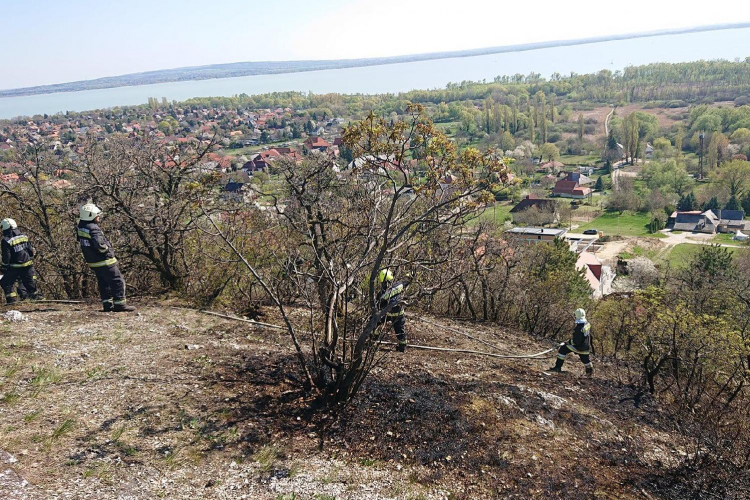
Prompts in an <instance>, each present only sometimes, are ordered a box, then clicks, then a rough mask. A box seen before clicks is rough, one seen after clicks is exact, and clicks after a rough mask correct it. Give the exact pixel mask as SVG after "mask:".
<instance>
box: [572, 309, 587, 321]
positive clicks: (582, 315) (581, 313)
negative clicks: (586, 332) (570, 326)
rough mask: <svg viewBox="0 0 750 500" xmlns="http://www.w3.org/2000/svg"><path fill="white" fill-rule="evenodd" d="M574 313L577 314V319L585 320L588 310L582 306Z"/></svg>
mask: <svg viewBox="0 0 750 500" xmlns="http://www.w3.org/2000/svg"><path fill="white" fill-rule="evenodd" d="M573 314H575V316H576V320H580V319H582V320H585V319H586V311H584V310H583V309H582V308H580V307H579V308H578V309H576V312H575V313H573Z"/></svg>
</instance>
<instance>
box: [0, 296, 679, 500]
mask: <svg viewBox="0 0 750 500" xmlns="http://www.w3.org/2000/svg"><path fill="white" fill-rule="evenodd" d="M26 310H28V311H29V312H28V317H29V320H28V321H27V322H23V323H18V324H14V325H9V324H7V323H2V324H0V414H2V419H1V420H0V443H1V444H0V447H1V448H2V449H3V450H4V451H7V452H9V453H11V454H12V455H13V456H15V457H16V458H17V459H18V462H17V463H14V464H13V465H12V468H13V469H14V470H15V471H16V472H17V473H18V474H20V476H22V477H23V478H25V479H27V480H28V481H29V482H30V483H31V485H33V486H32V487H30V488H28V489H27V495H28V498H49V497H52V496H55V497H56V496H62V497H64V496H65V495H72V496H73V497H76V498H102V499H107V498H119V497H125V496H129V497H134V498H241V497H242V495H245V498H253V499H261V500H265V499H269V500H276V499H278V498H298V499H313V498H337V499H366V498H372V494H373V492H380V493H381V495H386V496H388V495H390V498H414V499H416V498H424V499H437V498H455V499H468V498H560V497H565V498H594V497H598V498H642V494H641V493H640V492H639V491H638V488H641V487H642V486H641V478H645V477H646V475H647V474H648V473H650V472H653V469H649V468H648V466H647V465H645V464H647V460H651V459H653V457H652V456H651V455H648V454H646V453H645V451H644V450H649V453H652V449H653V447H650V444H651V443H652V441H653V439H655V438H653V436H659V446H660V447H661V448H662V449H664V454H665V455H670V456H672V455H673V452H674V449H675V448H676V447H678V443H679V437H678V436H677V435H676V434H670V432H671V431H670V430H669V428H668V427H667V426H666V424H665V423H660V422H658V419H657V417H656V416H657V415H658V413H656V412H655V411H654V410H655V408H654V406H653V404H643V405H641V406H640V407H639V408H633V406H632V403H629V402H625V403H622V402H621V400H623V399H625V398H628V397H632V395H633V392H634V390H633V389H632V388H630V387H627V386H624V385H621V384H620V383H618V382H615V381H614V378H613V379H610V378H608V376H607V368H605V367H602V365H601V364H599V367H600V368H599V369H598V376H597V378H595V379H594V380H586V379H583V378H581V377H580V375H581V374H582V370H583V369H582V366H580V363H576V362H575V361H573V362H571V363H569V366H566V369H567V370H568V373H564V374H563V375H562V376H560V377H552V376H549V375H547V374H545V373H543V369H544V368H545V367H546V366H547V363H548V361H530V360H529V361H513V362H508V361H497V360H492V359H490V358H480V357H457V356H453V355H434V354H431V353H426V352H423V351H417V350H414V349H411V350H407V353H405V354H403V355H398V356H397V355H396V354H395V353H394V354H392V355H389V357H388V358H386V359H387V361H386V364H385V365H383V366H382V367H380V368H378V369H376V371H375V373H373V376H372V377H371V378H370V379H369V382H368V383H367V384H366V387H364V388H363V391H362V394H361V395H360V397H359V398H358V399H357V401H356V402H355V404H354V405H352V406H350V407H349V408H347V410H346V411H345V413H344V414H343V416H342V418H341V420H340V421H339V422H337V423H336V424H335V425H333V426H331V427H330V428H329V429H328V433H327V434H326V435H325V436H324V439H325V443H324V448H323V451H319V450H318V444H319V443H320V434H319V433H320V429H321V427H320V426H319V425H318V424H320V423H321V422H323V421H321V420H320V415H319V414H316V413H311V412H310V410H309V403H310V399H309V398H308V397H307V396H306V395H305V394H304V393H303V392H302V391H300V390H298V388H297V386H296V385H294V382H293V381H292V380H291V379H289V378H288V377H286V374H287V373H291V374H294V373H295V368H294V366H295V365H294V362H295V361H294V357H293V355H292V350H291V348H290V346H289V345H288V343H287V341H286V339H285V338H284V337H283V336H280V335H279V334H277V333H276V332H274V331H271V330H259V329H255V328H254V327H252V326H251V325H246V324H242V323H235V322H229V321H225V320H222V319H220V318H215V317H211V316H205V315H201V314H198V313H194V312H188V311H176V310H172V309H167V308H143V309H141V312H140V314H126V315H107V314H102V313H98V312H95V311H93V310H90V309H88V308H80V309H74V308H68V307H54V308H50V307H42V306H32V307H29V306H26ZM269 321H271V322H273V318H269ZM437 321H442V322H444V323H447V322H446V320H437ZM451 325H452V326H453V327H455V328H460V329H463V330H465V331H470V333H471V334H472V335H473V336H477V337H479V338H484V339H486V340H487V341H490V342H492V343H493V344H495V345H499V346H500V347H501V348H502V349H504V350H507V351H509V352H537V351H539V350H541V348H542V347H543V346H544V344H539V343H537V342H534V341H533V340H531V339H529V338H528V337H526V336H524V335H522V334H518V333H514V334H509V333H504V332H502V331H500V330H499V329H497V328H496V327H493V326H491V325H486V326H481V325H474V324H469V323H461V322H453V323H451ZM409 333H410V335H411V339H412V341H415V342H418V343H420V344H428V345H438V346H449V347H466V348H474V349H476V348H480V349H481V347H480V346H478V345H473V344H472V343H471V341H470V340H469V339H467V338H465V337H462V336H456V335H453V334H450V333H449V332H446V331H440V330H439V329H436V328H434V327H431V326H427V325H425V324H421V323H419V322H415V321H412V322H410V323H409ZM187 344H191V345H200V346H203V347H202V348H200V349H195V350H188V349H186V347H185V346H186V345H187ZM597 363H598V361H597ZM592 431H595V436H592ZM670 436H671V437H672V445H671V446H672V449H668V448H667V447H666V445H665V444H664V443H668V442H669V439H668V438H669V437H670ZM652 454H653V453H652ZM0 458H2V451H0ZM653 460H655V459H653ZM664 463H666V461H665V462H664ZM571 467H573V469H571ZM635 485H638V488H636V487H635ZM12 487H13V486H12V485H11V484H10V483H7V484H4V483H2V482H1V481H0V498H3V497H7V496H8V495H9V493H8V492H9V491H11V488H12ZM290 495H291V496H290Z"/></svg>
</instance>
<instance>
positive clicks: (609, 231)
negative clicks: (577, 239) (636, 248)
mask: <svg viewBox="0 0 750 500" xmlns="http://www.w3.org/2000/svg"><path fill="white" fill-rule="evenodd" d="M648 223H649V217H648V215H647V214H639V213H630V212H625V213H623V214H622V215H618V213H617V212H604V213H603V214H602V215H601V216H599V217H597V218H596V219H594V220H593V221H591V222H589V223H588V224H584V225H582V226H579V227H578V229H576V232H577V233H580V232H582V231H585V230H586V229H596V230H598V231H603V232H604V234H605V235H620V236H651V237H655V238H663V237H664V235H663V234H662V233H655V234H652V233H649V232H648Z"/></svg>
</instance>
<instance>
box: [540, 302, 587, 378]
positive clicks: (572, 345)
mask: <svg viewBox="0 0 750 500" xmlns="http://www.w3.org/2000/svg"><path fill="white" fill-rule="evenodd" d="M574 316H575V330H574V331H573V338H572V339H570V340H569V341H567V342H566V343H564V344H562V345H560V349H559V350H558V351H557V362H556V363H555V366H554V367H552V368H551V369H550V370H551V371H553V372H557V373H560V372H562V367H563V363H565V358H566V357H567V355H568V354H570V353H575V354H578V357H579V358H581V363H583V366H585V367H586V376H587V377H591V376H593V375H594V365H593V364H592V363H591V358H590V357H589V355H590V354H591V324H589V322H588V321H587V320H586V311H584V310H583V309H581V308H578V309H576V310H575V313H574Z"/></svg>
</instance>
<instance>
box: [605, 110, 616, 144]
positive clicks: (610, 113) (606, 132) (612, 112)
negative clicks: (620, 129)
mask: <svg viewBox="0 0 750 500" xmlns="http://www.w3.org/2000/svg"><path fill="white" fill-rule="evenodd" d="M614 114H615V108H614V106H613V107H612V111H610V112H609V114H608V115H607V117H606V118H605V119H604V137H609V119H610V118H612V115H614Z"/></svg>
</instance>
